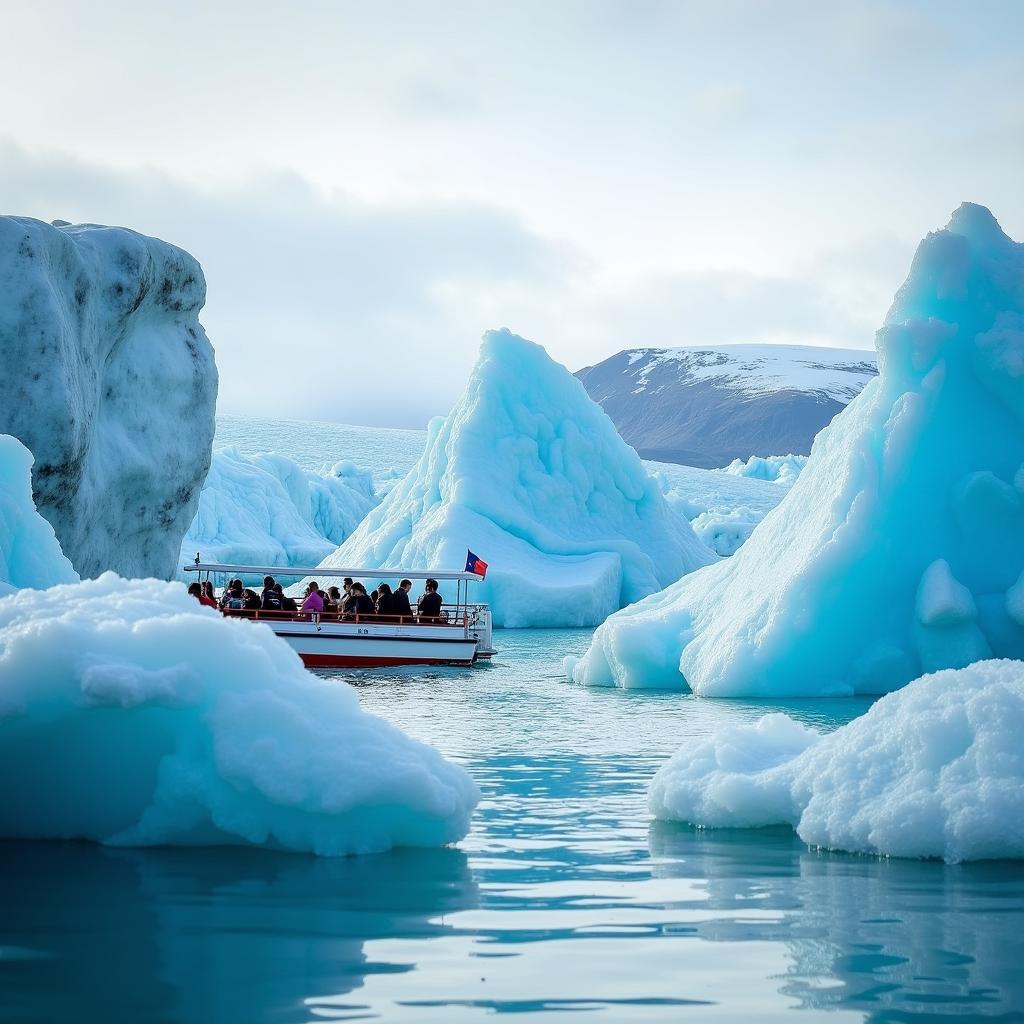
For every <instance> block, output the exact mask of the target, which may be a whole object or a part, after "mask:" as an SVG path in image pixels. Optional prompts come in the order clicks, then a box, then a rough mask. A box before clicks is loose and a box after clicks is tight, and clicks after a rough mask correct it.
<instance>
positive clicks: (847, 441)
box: [570, 204, 1024, 696]
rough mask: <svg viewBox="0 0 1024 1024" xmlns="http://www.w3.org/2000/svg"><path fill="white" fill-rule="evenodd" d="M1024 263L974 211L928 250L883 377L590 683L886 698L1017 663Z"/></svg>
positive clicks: (601, 646) (585, 673) (895, 320)
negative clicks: (928, 679)
mask: <svg viewBox="0 0 1024 1024" xmlns="http://www.w3.org/2000/svg"><path fill="white" fill-rule="evenodd" d="M1022 249H1024V247H1022V246H1021V245H1019V244H1017V243H1015V242H1013V241H1011V240H1010V239H1009V238H1007V237H1006V235H1005V234H1003V232H1002V230H1001V229H1000V227H999V225H998V224H997V223H996V221H995V219H994V218H993V216H992V214H991V213H989V211H988V210H986V209H984V208H983V207H980V206H973V205H969V204H965V205H964V206H961V207H960V208H959V209H958V210H957V211H956V213H954V215H953V218H952V220H951V221H950V223H949V225H948V226H947V227H946V228H945V230H942V231H938V232H935V233H934V234H931V235H929V236H928V237H927V238H926V239H925V240H924V241H923V242H922V243H921V245H920V247H919V249H918V252H917V255H916V256H915V258H914V262H913V266H912V268H911V272H910V276H909V278H908V279H907V282H906V283H905V284H904V285H903V287H902V288H901V289H900V291H899V292H898V293H897V295H896V299H895V301H894V303H893V306H892V309H891V310H890V312H889V314H888V317H887V319H886V323H885V326H883V327H882V329H881V330H880V331H879V332H878V339H877V341H878V352H879V363H880V370H881V372H880V376H879V377H878V378H876V379H875V380H873V381H871V382H870V383H869V384H868V385H867V387H866V388H865V389H864V391H863V392H862V393H861V395H860V396H858V397H857V398H855V399H854V400H853V401H852V402H851V403H850V404H849V406H847V408H846V409H845V410H844V411H843V412H841V413H840V414H839V415H838V416H837V417H836V418H835V420H834V421H833V422H832V424H831V425H830V426H829V427H828V428H826V429H825V430H824V431H822V433H821V434H819V435H818V438H817V440H816V441H815V444H814V448H813V450H812V452H811V456H810V458H809V460H808V462H807V465H806V466H805V468H804V469H803V471H802V472H801V474H800V476H799V478H798V479H797V481H796V483H795V484H794V485H793V487H792V489H791V490H790V491H789V493H788V494H787V495H786V497H785V498H784V499H783V500H782V502H781V503H780V504H779V505H778V507H777V508H775V509H774V510H773V511H772V512H770V513H769V514H768V515H767V516H766V517H765V519H764V520H763V521H762V522H761V524H760V525H759V526H758V527H757V528H756V529H755V530H754V532H753V534H752V535H751V537H750V539H749V540H748V541H747V542H746V543H745V544H744V545H743V547H741V548H740V549H739V551H738V552H737V553H736V554H735V555H734V556H733V557H732V558H731V559H729V561H727V562H722V563H720V564H718V565H713V566H710V567H709V568H707V569H704V570H702V571H701V572H699V573H695V574H693V575H691V576H688V577H686V578H685V579H683V580H681V581H680V582H679V583H677V584H676V585H675V586H673V587H670V588H669V589H667V590H666V591H665V592H664V593H661V594H657V595H654V596H653V597H651V598H648V599H647V600H646V601H644V602H641V603H640V604H637V605H635V606H634V607H631V608H628V609H625V610H624V611H622V612H621V613H619V614H618V615H615V616H613V617H612V618H610V619H609V620H608V621H607V622H606V623H605V624H604V625H603V626H602V627H601V628H600V629H599V630H598V632H597V633H596V634H595V637H594V642H593V645H592V646H591V648H590V650H589V651H588V653H587V654H586V656H585V657H584V658H583V659H582V660H581V661H579V662H578V663H576V664H575V665H573V666H570V667H571V670H572V674H573V677H574V678H575V679H576V680H577V681H579V682H583V683H590V684H595V685H613V684H618V685H620V686H627V687H643V686H652V687H667V688H685V687H686V686H687V685H689V687H690V688H691V689H693V690H694V691H696V692H698V693H702V694H707V695H717V696H753V695H771V696H780V695H810V694H843V693H851V692H859V693H884V692H886V691H889V690H892V689H894V688H896V687H899V686H902V685H903V684H905V683H907V682H909V681H910V680H911V679H913V678H915V677H916V676H918V675H920V674H921V673H922V672H926V671H933V670H936V669H939V668H948V667H954V668H955V667H961V666H964V665H967V664H969V663H970V662H973V661H977V660H979V659H981V658H987V657H991V656H993V655H995V656H999V657H1024V601H1022V599H1021V596H1020V595H1021V594H1022V593H1024V577H1022V570H1024V251H1022Z"/></svg>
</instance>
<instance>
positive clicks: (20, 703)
mask: <svg viewBox="0 0 1024 1024" xmlns="http://www.w3.org/2000/svg"><path fill="white" fill-rule="evenodd" d="M0 777H2V778H3V779H4V780H5V783H4V785H3V787H0V835H2V836H9V837H18V838H62V839H74V838H84V839H92V840H98V841H100V842H103V843H109V844H113V845H122V846H136V845H166V844H179V845H200V844H203V845H215V844H234V843H248V844H254V845H258V846H268V847H275V848H281V849H288V850H300V851H311V852H315V853H321V854H349V853H365V852H369V851H375V850H384V849H388V848H390V847H392V846H439V845H443V844H445V843H449V842H453V841H455V840H458V839H460V838H461V837H462V836H463V835H464V834H465V833H466V831H467V829H468V826H469V815H470V812H471V811H472V809H473V807H474V805H475V804H476V802H477V800H478V798H479V793H478V791H477V788H476V785H475V784H474V783H473V781H472V780H471V779H470V777H469V776H468V775H467V774H466V772H465V771H464V770H463V769H462V768H460V767H458V766H457V765H454V764H452V763H450V762H448V761H446V760H445V759H444V758H443V757H442V756H441V755H440V754H439V753H437V752H436V751H435V750H433V749H431V748H430V747H427V746H425V745H423V744H421V743H418V742H416V741H414V740H412V739H410V738H409V737H407V736H406V735H405V734H404V733H402V732H400V731H399V730H398V729H396V728H395V727H394V726H392V725H389V724H388V723H386V722H384V721H383V720H381V719H378V718H376V717H374V716H372V715H369V714H367V713H365V712H363V711H362V710H361V709H360V707H359V700H358V698H357V696H356V694H355V691H354V690H353V689H352V688H351V687H349V686H347V685H345V684H344V683H339V682H338V681H337V680H330V679H325V678H320V677H318V676H315V675H312V674H311V673H309V672H307V671H306V670H305V669H304V668H303V667H302V664H301V662H300V661H299V658H298V656H297V655H296V654H295V653H294V652H293V651H292V650H291V648H290V647H288V646H287V645H286V644H285V643H284V642H282V641H281V640H280V639H279V638H278V637H276V636H274V634H273V633H272V632H271V631H270V630H269V629H268V628H267V627H266V626H264V625H261V624H259V623H253V622H246V621H240V620H228V619H224V618H222V617H221V616H220V615H218V614H217V612H216V611H213V610H211V609H208V608H203V607H201V606H200V605H199V604H198V603H197V602H196V601H195V599H194V598H192V597H190V596H188V595H187V594H186V593H185V588H184V587H183V586H182V585H181V584H180V583H162V582H159V581H156V580H134V581H132V580H123V579H120V578H118V577H117V576H115V575H114V574H113V573H105V574H104V575H103V576H101V577H100V578H99V579H96V580H89V581H86V582H84V583H78V584H72V585H67V586H57V587H51V588H50V589H49V590H21V591H18V592H17V593H15V594H13V595H10V596H8V597H4V598H0Z"/></svg>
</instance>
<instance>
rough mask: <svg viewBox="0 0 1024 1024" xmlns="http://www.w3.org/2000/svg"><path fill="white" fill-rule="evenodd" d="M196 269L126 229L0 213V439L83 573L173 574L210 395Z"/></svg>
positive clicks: (207, 433) (209, 360)
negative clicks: (25, 456) (19, 461)
mask: <svg viewBox="0 0 1024 1024" xmlns="http://www.w3.org/2000/svg"><path fill="white" fill-rule="evenodd" d="M205 299H206V281H205V280H204V278H203V272H202V269H201V268H200V266H199V263H198V262H197V261H196V260H195V259H193V258H192V257H191V256H190V255H189V254H188V253H186V252H184V251H183V250H181V249H178V248H176V247H175V246H173V245H169V244H168V243H167V242H162V241H160V240H159V239H156V238H147V237H146V236H145V235H140V234H137V233H136V232H134V231H129V230H127V229H126V228H110V227H101V226H99V225H96V224H78V225H75V226H71V225H66V224H62V225H59V226H51V225H49V224H45V223H43V222H42V221H38V220H33V219H31V218H29V217H0V351H2V352H3V356H4V376H3V380H4V387H3V399H4V400H3V401H2V402H0V431H2V432H3V433H8V434H12V435H14V436H15V437H17V438H19V439H20V440H21V441H22V442H23V443H24V444H25V445H26V446H27V447H28V448H29V450H30V451H31V452H32V454H33V455H34V456H35V460H36V461H35V467H34V470H33V488H34V495H35V503H36V506H37V508H38V509H39V513H40V514H41V515H42V516H43V517H44V518H45V519H47V520H48V521H49V522H50V523H51V524H52V525H53V528H54V530H55V531H56V534H57V537H58V538H59V540H60V542H61V547H62V549H63V550H64V552H65V554H66V555H67V556H68V557H69V558H70V560H71V562H72V563H73V564H74V566H75V568H76V569H77V570H78V571H79V572H80V573H82V574H83V575H85V576H96V575H98V574H99V573H101V572H103V571H104V570H106V569H114V570H116V571H117V572H120V573H122V574H124V575H126V576H159V577H162V578H164V579H168V578H170V577H171V576H173V575H174V573H175V561H176V559H177V556H178V548H179V545H180V543H181V538H182V537H183V536H184V534H185V530H186V528H187V527H188V524H189V522H190V521H191V519H192V517H193V515H194V514H195V510H196V505H197V503H198V501H199V491H200V488H201V486H202V482H203V480H204V478H205V477H206V473H207V470H208V468H209V465H210V451H211V445H212V442H213V431H214V406H215V404H216V398H217V368H216V366H215V364H214V359H213V348H212V346H211V345H210V342H209V340H208V339H207V337H206V333H205V332H204V330H203V328H202V325H201V324H200V323H199V311H200V310H201V309H202V307H203V303H204V301H205Z"/></svg>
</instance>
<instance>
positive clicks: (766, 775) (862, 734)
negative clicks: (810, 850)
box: [649, 659, 1024, 861]
mask: <svg viewBox="0 0 1024 1024" xmlns="http://www.w3.org/2000/svg"><path fill="white" fill-rule="evenodd" d="M1022 728H1024V663H1022V662H1020V661H1013V660H1008V659H1007V660H1002V661H981V662H978V663H976V664H974V665H971V666H969V667H967V668H962V669H944V670H943V671H941V672H938V673H936V674H934V675H927V676H923V677H921V678H920V679H917V680H915V681H914V682H912V683H910V684H909V685H908V686H906V687H904V688H903V689H902V690H899V691H898V692H896V693H891V694H888V695H887V696H885V697H883V698H881V699H880V700H879V701H877V702H876V703H875V704H874V705H873V706H872V707H871V709H870V710H869V711H868V712H867V713H866V714H865V715H862V716H861V717H860V718H857V719H855V720H854V721H852V722H850V723H849V724H848V725H844V726H842V727H840V728H839V729H837V730H836V731H835V732H833V733H830V734H828V735H825V736H822V735H821V734H820V733H818V732H816V731H815V730H813V729H810V728H808V727H807V726H804V725H801V724H799V723H797V722H795V721H793V720H792V719H791V718H789V717H788V716H787V715H783V714H778V713H776V714H771V715H766V716H765V717H764V718H762V719H761V720H760V721H758V722H757V723H756V724H753V725H739V726H732V727H730V728H728V729H723V730H721V731H719V732H718V733H716V734H715V735H714V736H712V737H711V738H709V739H707V740H705V741H703V742H700V743H697V744H695V745H693V746H690V747H688V748H685V749H682V750H680V751H678V752H677V753H676V754H675V755H674V756H673V757H672V758H671V760H670V761H669V762H668V763H667V764H666V765H665V766H664V767H662V768H661V769H660V770H659V772H658V773H657V775H655V777H654V780H653V782H652V783H651V788H650V793H649V803H650V808H651V811H652V813H653V814H654V815H655V816H656V817H658V818H661V819H665V820H675V821H687V822H690V823H692V824H694V825H700V826H705V827H713V828H717V827H733V828H756V827H760V826H764V825H773V824H788V825H791V826H792V827H793V828H795V829H796V831H797V833H798V834H799V835H800V837H801V838H802V839H803V840H804V841H805V842H807V843H809V844H811V845H812V846H818V847H826V848H828V849H835V850H848V851H851V852H854V853H871V854H884V855H887V856H893V857H942V858H944V859H945V860H947V861H963V860H986V859H994V858H1024V751H1022V749H1021V745H1020V733H1021V729H1022Z"/></svg>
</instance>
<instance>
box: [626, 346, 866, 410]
mask: <svg viewBox="0 0 1024 1024" xmlns="http://www.w3.org/2000/svg"><path fill="white" fill-rule="evenodd" d="M627 354H628V356H629V365H633V364H635V363H636V362H638V361H640V360H643V362H644V367H643V370H642V371H641V372H640V374H639V375H638V378H637V386H636V392H637V393H639V392H642V391H645V390H647V387H648V380H649V378H650V377H651V375H652V374H653V372H654V370H655V369H657V368H659V367H662V366H673V367H676V368H677V369H678V372H679V376H680V379H684V380H718V379H722V380H728V381H729V382H730V384H731V385H732V386H734V387H736V388H738V389H740V390H742V391H744V392H745V393H747V394H750V395H760V394H766V393H771V392H775V391H804V392H817V393H819V394H821V395H824V396H826V397H828V398H833V399H835V400H836V401H839V402H849V401H850V400H851V399H852V398H855V397H856V396H857V395H858V394H859V393H860V391H861V390H862V388H863V387H864V385H865V384H867V382H868V381H869V380H871V378H872V377H874V376H875V372H876V371H875V357H874V353H873V352H865V351H863V350H861V349H839V348H822V349H821V350H820V355H819V353H816V352H815V351H814V349H813V348H811V347H809V346H807V345H721V346H719V347H717V348H707V347H705V346H700V345H684V346H681V347H679V348H660V349H659V348H642V349H631V350H629V351H628V353H627Z"/></svg>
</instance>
